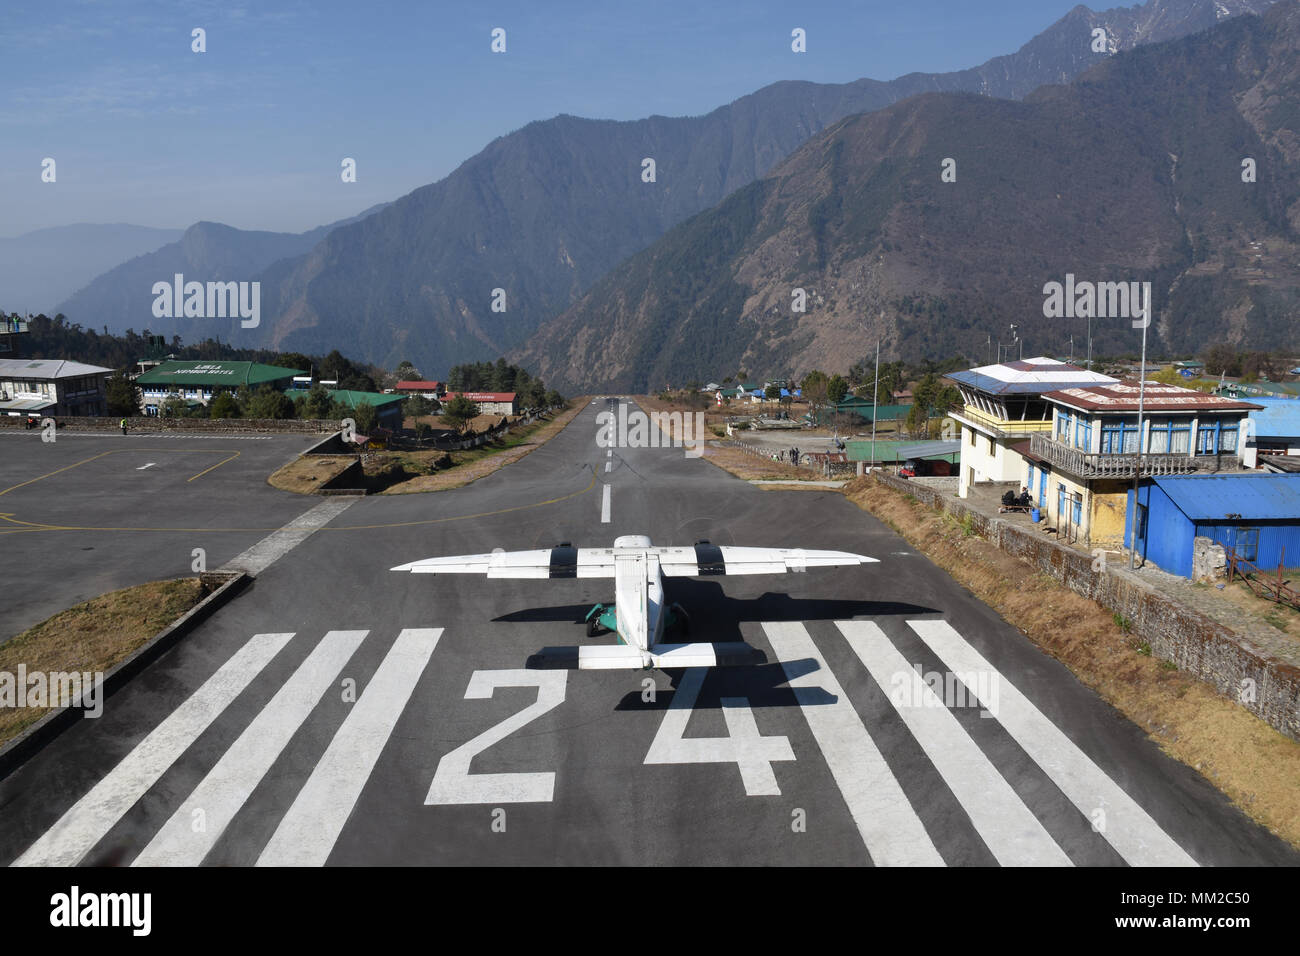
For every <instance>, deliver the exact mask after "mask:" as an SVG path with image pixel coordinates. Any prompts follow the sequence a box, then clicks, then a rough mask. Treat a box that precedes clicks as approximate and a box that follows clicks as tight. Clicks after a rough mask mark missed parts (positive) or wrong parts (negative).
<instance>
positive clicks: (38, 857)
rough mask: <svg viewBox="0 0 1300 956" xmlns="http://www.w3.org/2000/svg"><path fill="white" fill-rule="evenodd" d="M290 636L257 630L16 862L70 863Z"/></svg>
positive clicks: (165, 766)
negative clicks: (257, 631)
mask: <svg viewBox="0 0 1300 956" xmlns="http://www.w3.org/2000/svg"><path fill="white" fill-rule="evenodd" d="M291 637H293V634H292V633H289V634H255V635H253V637H252V638H250V639H249V641H248V643H247V644H245V645H244V646H243V647H241V648H240V649H239V650H238V651H237V652H236V653H235V654H234V655H233V656H231V658H230V659H229V660H228V661H226V662H225V663H224V664H222V665H221V667H219V668H218V669H217V671H216V673H215V674H213V675H212V676H211V677H209V678H208V679H207V680H206V681H205V682H204V683H203V686H202V687H200V688H199V689H198V690H196V691H195V692H194V693H193V694H192V695H191V696H190V697H189V698H188V699H187V700H186V701H185V702H184V703H183V704H181V705H180V706H179V707H177V708H176V709H175V710H174V711H172V712H171V714H170V715H168V717H167V718H166V719H165V720H163V722H162V723H161V724H159V725H158V726H157V727H155V728H154V729H153V730H152V731H151V732H150V733H149V735H148V736H146V737H145V738H144V740H142V741H140V743H138V744H136V746H135V748H134V749H133V750H132V751H131V752H130V753H129V754H127V755H126V756H125V757H123V758H122V761H121V762H120V763H119V764H118V765H117V766H116V767H114V768H113V769H112V770H110V771H109V772H108V774H106V775H105V776H104V778H103V779H101V780H100V781H99V782H98V783H97V784H95V786H94V787H92V788H91V789H90V792H89V793H87V794H86V795H85V796H84V797H82V798H81V799H80V800H78V801H77V802H76V803H75V804H73V806H72V807H71V808H69V810H68V811H67V812H66V813H64V814H63V816H62V817H60V818H59V821H58V822H57V823H55V824H54V826H52V827H50V829H49V830H47V831H45V833H44V834H43V835H42V836H41V838H40V839H39V840H37V841H36V842H35V843H33V844H32V845H31V846H30V847H29V848H28V849H27V851H26V852H25V853H23V855H22V856H20V857H18V859H17V860H15V861H14V863H13V865H14V866H73V865H75V864H77V863H79V862H80V861H81V859H82V858H83V857H84V856H85V855H86V854H87V853H89V852H90V851H91V849H93V848H94V846H95V844H96V843H98V842H99V841H100V840H101V839H103V837H104V834H106V833H107V832H108V831H109V829H110V828H111V827H112V826H113V824H115V823H116V822H117V821H118V820H119V819H121V817H122V815H123V814H125V813H126V811H128V810H129V809H131V807H132V806H133V805H134V804H135V802H136V801H137V800H139V799H140V797H142V796H143V795H144V794H145V792H146V791H147V790H148V789H149V788H150V787H152V786H153V785H154V784H155V783H156V782H157V781H158V778H159V777H161V776H162V775H163V772H164V771H165V770H166V769H167V768H168V767H170V766H171V765H172V764H173V763H175V762H176V760H177V758H179V757H180V755H181V754H182V753H184V752H185V751H186V749H188V748H189V746H190V744H192V743H194V741H195V740H196V739H197V738H198V736H199V734H201V733H203V731H204V730H206V729H207V728H208V726H209V725H210V724H211V723H212V721H213V720H215V719H216V718H217V716H218V715H219V714H220V713H221V712H222V711H223V710H225V709H226V707H228V706H229V705H230V703H231V701H233V700H234V699H235V698H236V697H238V696H239V694H240V693H241V692H242V691H243V690H244V688H245V687H247V686H248V685H249V683H250V682H251V681H252V680H253V678H254V677H256V676H257V675H258V673H260V672H261V670H262V668H264V667H265V666H266V665H267V664H268V663H269V662H270V660H271V658H273V657H275V655H276V654H278V653H279V652H280V650H281V649H282V648H283V647H284V646H285V645H286V644H287V643H289V639H290V638H291Z"/></svg>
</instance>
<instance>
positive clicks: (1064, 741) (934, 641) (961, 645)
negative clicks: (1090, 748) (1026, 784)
mask: <svg viewBox="0 0 1300 956" xmlns="http://www.w3.org/2000/svg"><path fill="white" fill-rule="evenodd" d="M907 626H908V627H910V628H911V629H912V630H914V631H915V632H916V633H917V634H919V635H920V637H921V640H923V641H925V643H926V644H927V645H928V646H929V648H930V649H931V650H932V651H934V652H935V653H936V654H938V655H939V658H940V659H941V660H942V661H943V662H944V664H946V665H947V666H948V668H949V669H951V670H953V671H954V672H957V673H962V672H967V673H969V672H975V671H979V670H988V671H990V672H992V671H993V670H994V668H993V666H992V665H991V664H990V663H989V662H988V661H986V660H985V659H984V656H983V655H982V654H980V652H979V651H977V650H975V648H973V647H971V645H970V644H969V643H967V641H966V640H964V639H963V638H962V636H961V635H960V634H958V633H957V632H956V631H955V630H954V629H953V628H952V626H951V625H950V624H949V623H948V622H947V621H908V622H907ZM996 720H997V721H998V723H1000V724H1002V726H1003V727H1004V728H1006V731H1007V733H1009V734H1010V735H1011V736H1012V737H1013V738H1015V741H1016V743H1018V744H1019V745H1020V746H1021V747H1023V748H1024V750H1025V753H1027V754H1029V756H1030V758H1031V759H1032V760H1033V761H1034V763H1036V764H1038V765H1039V766H1040V767H1042V768H1043V771H1044V772H1045V773H1046V774H1047V775H1048V776H1049V777H1051V778H1052V781H1053V782H1054V783H1055V784H1056V785H1057V786H1058V787H1060V788H1061V791H1062V792H1063V793H1064V794H1065V795H1066V796H1067V797H1069V798H1070V802H1071V803H1073V804H1074V805H1075V806H1076V807H1078V808H1079V811H1080V812H1081V813H1082V814H1083V815H1084V816H1086V817H1088V818H1089V819H1090V820H1093V819H1095V818H1094V814H1095V812H1096V811H1097V810H1099V809H1100V810H1103V811H1104V813H1105V819H1104V825H1103V826H1102V827H1101V828H1100V832H1101V835H1102V836H1103V837H1105V838H1106V841H1107V842H1108V843H1110V845H1111V846H1113V847H1114V848H1115V850H1116V851H1117V852H1118V853H1119V855H1120V856H1122V857H1123V858H1124V859H1125V860H1126V861H1127V862H1128V863H1129V865H1131V866H1196V865H1197V863H1196V861H1195V860H1193V859H1192V858H1191V857H1190V856H1189V855H1188V854H1187V852H1186V851H1185V850H1183V848H1182V847H1180V846H1179V845H1178V844H1177V843H1175V842H1174V841H1173V840H1172V839H1171V838H1170V837H1169V835H1168V834H1167V833H1165V831H1164V830H1162V829H1160V826H1159V824H1157V823H1156V822H1155V821H1154V820H1152V819H1151V817H1150V815H1149V814H1148V813H1147V812H1146V811H1145V810H1143V809H1142V808H1141V807H1140V806H1138V804H1137V802H1136V801H1135V800H1134V799H1133V798H1132V797H1130V796H1129V795H1128V794H1127V793H1125V792H1124V791H1123V790H1121V789H1120V787H1119V785H1118V784H1116V783H1115V781H1113V780H1111V779H1110V777H1108V776H1106V774H1105V772H1104V771H1103V770H1102V769H1101V768H1100V767H1098V766H1097V765H1096V764H1095V763H1093V761H1092V758H1091V757H1089V756H1088V755H1087V754H1086V753H1084V752H1083V751H1082V750H1080V749H1079V747H1078V746H1077V745H1076V744H1075V743H1074V741H1072V740H1071V739H1070V738H1069V737H1067V736H1066V735H1065V734H1064V733H1063V732H1062V731H1061V729H1060V728H1059V727H1057V726H1056V725H1055V724H1054V723H1052V722H1051V721H1050V720H1048V719H1047V718H1046V717H1045V716H1043V713H1042V711H1040V710H1039V709H1038V708H1037V707H1035V706H1034V705H1033V704H1032V703H1030V702H1029V698H1027V697H1026V696H1025V695H1024V694H1022V693H1020V691H1018V690H1017V689H1016V688H1015V687H1014V686H1012V684H1011V683H1010V682H1009V681H1007V680H1006V679H1004V678H999V681H998V712H997V716H996ZM1094 826H1096V824H1095V823H1094Z"/></svg>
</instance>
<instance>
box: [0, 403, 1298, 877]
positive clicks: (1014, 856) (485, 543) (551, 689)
mask: <svg viewBox="0 0 1300 956" xmlns="http://www.w3.org/2000/svg"><path fill="white" fill-rule="evenodd" d="M602 408H604V406H603V405H602V404H596V405H593V406H590V407H589V408H587V409H586V410H585V411H584V412H583V413H582V414H581V415H580V416H578V418H577V419H575V420H574V422H573V423H572V424H570V425H569V426H568V427H567V428H566V429H565V430H564V431H563V432H562V433H561V434H560V435H558V436H557V437H555V438H554V439H552V440H551V441H550V442H549V443H547V444H546V445H544V446H543V447H541V448H540V449H538V450H537V451H534V452H533V453H532V454H530V455H528V456H526V457H525V458H523V459H522V460H521V461H520V462H518V463H516V464H514V465H512V466H510V467H508V468H506V469H504V470H502V471H499V472H497V473H496V474H494V475H492V476H489V477H487V478H484V479H482V480H480V481H477V482H475V483H473V484H471V485H469V486H466V487H465V488H462V489H458V490H456V491H453V492H441V493H436V494H424V495H409V496H381V497H370V498H364V499H358V500H354V501H352V502H351V503H350V504H349V505H348V507H347V508H346V510H343V511H342V512H341V513H339V514H337V515H335V516H334V517H332V518H331V520H330V521H329V522H328V524H326V525H324V527H322V528H321V529H320V530H318V531H316V532H315V533H314V534H312V535H311V536H310V537H307V538H306V540H304V541H302V542H301V543H300V544H297V546H296V547H293V548H292V549H291V550H289V551H287V553H285V554H283V556H281V557H279V558H278V560H275V561H274V562H273V563H271V564H270V565H269V566H268V567H266V569H265V570H263V571H262V572H261V573H259V575H258V577H257V579H256V581H255V583H254V584H253V585H252V586H251V587H249V588H248V589H246V590H245V591H244V592H242V593H241V594H240V595H239V596H238V597H236V598H235V599H234V600H233V601H232V602H231V603H230V604H228V605H227V606H226V607H224V608H222V609H221V610H220V611H218V612H217V613H216V614H215V615H214V616H213V617H212V618H210V619H209V620H207V621H205V622H204V623H203V624H202V625H201V626H199V627H198V628H197V629H196V631H195V632H193V633H192V634H191V635H190V636H188V637H187V638H186V639H185V640H184V641H182V642H181V643H180V644H179V645H178V646H177V647H175V648H174V649H172V650H171V651H169V652H167V653H166V654H165V655H164V656H162V657H161V658H160V659H159V660H158V661H156V662H155V663H154V664H153V665H151V666H150V667H149V668H147V669H146V670H145V671H144V672H143V673H142V674H141V675H140V676H139V677H137V678H136V679H134V680H133V681H132V682H131V683H130V684H129V685H127V686H126V687H125V688H123V689H122V690H121V691H119V692H118V693H117V694H115V695H114V696H113V697H111V698H110V699H109V700H108V701H107V702H106V705H105V710H104V714H103V716H102V717H100V718H98V719H94V720H90V719H87V720H82V721H79V722H78V723H76V724H75V725H73V726H72V727H71V728H70V729H69V730H67V731H65V732H64V733H63V734H62V735H61V736H60V737H59V738H57V739H56V740H55V741H54V742H53V743H52V744H51V745H50V746H49V747H47V748H46V749H45V750H44V751H43V752H41V753H40V754H39V755H37V756H36V757H34V758H33V759H32V760H30V761H29V762H28V763H27V764H25V765H24V766H22V767H20V768H19V769H18V770H16V771H15V772H14V773H12V774H11V775H10V776H9V777H8V778H6V779H4V780H3V781H0V863H6V864H8V863H14V862H17V863H21V864H71V863H78V862H81V863H88V864H105V863H112V864H123V865H128V864H163V865H192V864H200V863H201V864H205V865H255V864H259V863H260V864H298V865H319V864H326V863H328V864H335V865H355V864H403V865H425V864H483V865H512V864H540V865H551V864H631V865H642V864H653V865H660V864H713V865H718V864H727V865H736V864H740V865H786V864H793V865H798V864H831V865H864V864H865V865H871V864H876V865H882V864H883V865H996V864H1002V865H1062V866H1068V865H1081V866H1083V865H1088V866H1098V865H1100V866H1122V865H1135V866H1144V865H1198V864H1199V865H1228V864H1290V865H1295V864H1297V863H1300V854H1297V853H1296V852H1295V851H1294V850H1292V849H1291V848H1289V847H1288V846H1287V845H1286V844H1284V843H1283V842H1282V841H1280V840H1278V839H1277V838H1275V837H1273V836H1272V835H1270V834H1269V833H1267V831H1265V830H1263V829H1262V828H1260V827H1258V826H1257V825H1255V824H1253V823H1252V822H1251V821H1250V820H1249V819H1248V818H1246V817H1245V816H1244V815H1243V814H1241V813H1240V812H1239V811H1237V810H1236V809H1234V808H1233V807H1232V806H1231V805H1230V804H1229V803H1228V801H1227V800H1226V798H1225V797H1223V795H1222V794H1220V793H1219V792H1218V791H1216V790H1215V789H1214V788H1213V787H1212V786H1211V785H1210V784H1209V783H1208V782H1207V781H1206V780H1204V779H1203V778H1202V777H1200V776H1199V775H1198V774H1196V773H1195V772H1193V771H1192V770H1190V769H1189V768H1187V767H1185V766H1183V765H1182V764H1179V763H1177V762H1176V761H1174V760H1172V759H1170V758H1168V757H1167V756H1165V755H1164V754H1163V753H1162V752H1161V751H1160V749H1159V748H1158V747H1157V746H1156V745H1155V744H1154V743H1152V742H1151V741H1149V740H1148V739H1147V738H1146V736H1145V734H1144V733H1143V732H1142V731H1141V730H1140V729H1139V728H1138V727H1136V726H1135V725H1134V724H1132V723H1131V722H1129V721H1128V720H1126V719H1125V718H1124V717H1123V716H1122V715H1120V714H1119V713H1118V712H1116V711H1115V710H1114V709H1113V708H1111V707H1109V706H1108V705H1107V704H1105V703H1104V702H1102V701H1101V700H1100V699H1099V698H1098V697H1097V696H1096V695H1095V694H1093V693H1092V692H1091V691H1090V690H1088V689H1087V688H1086V687H1084V686H1083V685H1081V684H1080V683H1079V682H1078V681H1077V680H1076V679H1075V678H1074V677H1073V676H1072V675H1071V674H1070V673H1069V671H1068V670H1066V668H1065V667H1063V666H1062V665H1060V664H1059V663H1057V662H1056V661H1054V660H1053V659H1052V658H1050V657H1048V656H1046V655H1045V654H1043V653H1042V652H1041V651H1039V650H1038V649H1037V648H1036V647H1034V646H1033V645H1032V644H1031V643H1030V642H1029V641H1028V640H1027V639H1026V638H1025V637H1024V636H1023V635H1022V634H1020V632H1019V631H1017V630H1016V629H1015V628H1014V627H1012V626H1010V625H1009V624H1007V623H1006V622H1004V621H1003V620H1001V619H1000V618H999V617H998V616H997V615H996V614H995V613H994V612H993V611H991V610H990V609H989V608H988V607H986V606H984V605H983V604H981V603H980V602H978V601H977V600H975V599H974V598H973V597H972V596H971V595H970V594H969V593H967V592H966V591H964V590H963V589H962V588H961V587H960V586H958V585H957V584H956V583H955V582H953V581H952V579H951V578H949V577H948V576H947V575H945V574H944V573H943V572H942V571H940V570H938V569H937V568H935V567H934V566H933V565H932V564H931V563H930V562H929V561H927V560H926V559H925V558H924V557H921V556H919V555H917V554H915V553H913V552H912V551H911V550H910V548H909V547H908V545H907V543H906V542H905V541H903V540H902V539H901V538H899V537H898V536H897V535H895V534H894V533H893V532H892V531H890V530H889V529H888V528H887V527H885V526H884V525H882V524H881V523H880V522H878V521H876V520H875V519H873V518H872V517H871V516H870V515H868V514H866V513H865V512H863V511H861V510H860V509H858V508H857V507H855V506H854V505H852V504H851V503H849V502H848V501H846V500H844V499H843V498H842V497H841V496H839V495H836V494H834V493H830V492H815V491H765V490H762V489H760V488H757V487H754V486H752V485H749V484H748V483H745V482H742V481H740V480H738V479H735V478H733V477H732V476H730V475H728V474H726V473H725V472H723V471H721V470H719V469H717V468H715V467H714V466H713V465H710V464H709V463H707V462H705V461H701V460H698V459H691V458H688V457H686V455H685V454H684V453H683V450H682V449H680V448H678V449H671V448H614V449H608V450H606V449H603V448H600V447H597V445H596V441H595V439H596V435H597V432H598V427H597V423H596V418H595V416H596V413H597V412H598V411H600V410H601V409H602ZM250 444H252V443H250ZM6 474H7V473H6ZM118 480H129V477H126V478H123V477H122V476H120V475H119V476H118ZM606 489H608V492H606ZM0 500H3V499H0ZM308 501H314V499H308ZM3 510H12V511H15V512H17V511H18V510H19V509H17V508H10V507H6V508H5V509H3ZM33 510H34V509H33ZM75 510H76V509H75V508H74V507H71V506H70V507H69V509H68V511H67V515H68V517H69V520H70V519H71V517H72V516H73V513H74V512H75ZM20 516H21V515H20ZM42 517H44V516H42ZM78 523H80V524H89V523H91V522H89V521H87V520H79V521H78ZM249 523H253V522H249ZM633 533H646V534H649V535H650V536H651V537H652V538H653V539H654V541H655V542H656V543H658V544H691V543H693V542H695V541H697V540H699V539H708V540H710V541H711V542H712V543H714V544H720V545H726V544H738V545H756V546H772V547H804V548H829V549H840V550H846V551H854V552H858V553H861V554H866V555H870V556H873V557H876V558H878V559H879V560H880V563H879V564H873V565H867V566H863V567H853V568H837V569H823V570H811V571H809V572H807V573H804V574H786V575H770V576H752V577H713V578H706V579H687V578H675V579H674V578H670V579H669V580H668V582H667V584H668V590H669V598H670V599H671V600H676V601H679V602H680V603H681V604H682V605H683V606H684V607H685V608H686V609H687V610H688V612H689V613H690V615H691V635H690V639H691V640H695V641H700V640H713V641H734V640H745V641H748V642H749V643H750V644H751V645H752V646H754V647H755V648H757V649H758V650H760V651H762V652H763V653H764V654H765V655H766V658H767V663H766V664H762V665H758V666H754V667H737V668H718V669H714V670H704V669H691V670H685V671H683V670H674V671H668V672H662V671H648V672H645V671H568V670H551V669H535V668H530V667H529V666H528V665H529V662H530V660H536V655H537V654H538V653H539V652H540V651H541V650H542V649H543V648H548V647H558V646H569V645H581V644H584V643H587V642H589V641H604V642H612V641H613V636H612V635H605V636H603V637H598V638H591V639H589V638H587V637H586V636H585V631H584V628H583V626H582V624H581V620H582V618H583V616H584V615H585V613H586V612H587V610H588V608H590V606H591V605H592V604H594V603H596V602H598V601H609V600H611V599H612V586H613V582H612V580H603V579H565V580H549V579H548V580H495V579H494V580H487V579H483V578H479V577H477V576H468V575H465V576H431V575H416V574H408V573H397V572H391V571H389V570H388V569H389V568H391V567H393V566H396V565H399V564H404V563H406V562H409V561H413V560H417V559H420V558H426V557H433V556H438V555H454V554H468V553H482V552H487V551H491V550H492V549H493V548H498V547H499V548H505V549H508V550H516V549H528V548H544V547H551V546H554V545H556V544H558V543H560V542H563V541H569V542H572V543H573V544H574V545H576V546H599V545H608V544H610V543H612V540H613V538H614V537H615V536H617V535H620V534H633ZM60 534H67V535H68V537H69V540H71V541H74V542H75V541H78V540H80V534H79V533H72V532H66V533H65V532H61V533H60ZM138 534H140V535H141V537H143V538H146V539H147V538H149V537H150V536H149V535H148V533H145V532H139V533H138ZM158 534H159V536H160V540H169V539H168V537H167V536H168V535H170V534H174V532H159V533H158ZM16 537H20V538H24V537H27V536H16ZM30 537H31V538H39V537H43V535H38V534H32V535H30ZM110 540H112V539H110ZM918 668H919V671H920V672H921V673H923V674H926V675H929V676H930V677H931V678H932V681H931V683H926V682H923V681H921V680H920V679H918V678H916V677H914V675H917V673H918ZM968 690H969V693H968V692H967V691H968ZM936 691H937V692H936Z"/></svg>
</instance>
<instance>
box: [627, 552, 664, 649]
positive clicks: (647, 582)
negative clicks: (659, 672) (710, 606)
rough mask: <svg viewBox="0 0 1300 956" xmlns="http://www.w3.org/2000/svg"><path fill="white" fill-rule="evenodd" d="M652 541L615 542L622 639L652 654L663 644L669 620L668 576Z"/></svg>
mask: <svg viewBox="0 0 1300 956" xmlns="http://www.w3.org/2000/svg"><path fill="white" fill-rule="evenodd" d="M651 547H652V545H651V542H650V538H649V537H647V536H646V535H643V534H628V535H623V536H622V537H620V538H616V539H615V541H614V609H615V614H616V620H617V621H618V634H619V637H621V638H622V639H623V641H624V642H625V643H626V644H627V645H628V646H629V647H635V648H636V649H637V650H640V651H643V652H646V653H648V652H649V650H650V648H651V647H652V646H654V645H655V644H660V643H662V638H663V635H664V625H665V622H666V620H667V613H666V605H665V603H664V576H663V570H662V569H661V568H660V567H659V556H658V555H657V554H655V553H654V552H653V551H651V550H649V549H650V548H651Z"/></svg>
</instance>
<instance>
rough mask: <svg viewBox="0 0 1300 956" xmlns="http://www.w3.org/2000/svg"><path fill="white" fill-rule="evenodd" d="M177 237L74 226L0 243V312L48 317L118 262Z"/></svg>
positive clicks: (121, 226)
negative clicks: (80, 289)
mask: <svg viewBox="0 0 1300 956" xmlns="http://www.w3.org/2000/svg"><path fill="white" fill-rule="evenodd" d="M180 235H181V230H179V229H153V228H151V227H149V226H131V225H127V224H126V223H111V224H104V225H97V224H93V223H77V224H76V225H73V226H55V227H53V228H50V229H38V230H36V231H35V232H29V233H26V234H24V235H21V236H15V237H13V238H12V239H0V309H3V310H5V311H6V312H20V313H23V314H26V313H28V312H30V313H32V314H33V315H35V314H37V313H40V312H48V313H50V314H51V315H52V314H53V309H54V306H55V305H57V304H58V303H60V302H62V301H63V300H64V299H66V298H67V297H68V296H70V295H71V294H72V293H73V292H76V291H77V290H78V289H79V288H81V287H82V286H83V285H85V284H86V283H87V282H89V281H90V280H91V279H93V278H95V276H97V275H99V274H100V273H101V272H104V271H106V270H108V269H111V268H113V266H115V265H117V264H118V263H121V262H125V261H126V260H127V259H130V258H132V257H133V256H139V255H143V254H144V253H146V252H153V251H154V250H155V249H158V248H160V247H162V246H164V245H166V244H167V243H169V242H173V241H175V240H176V239H177V238H179V237H180Z"/></svg>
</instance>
